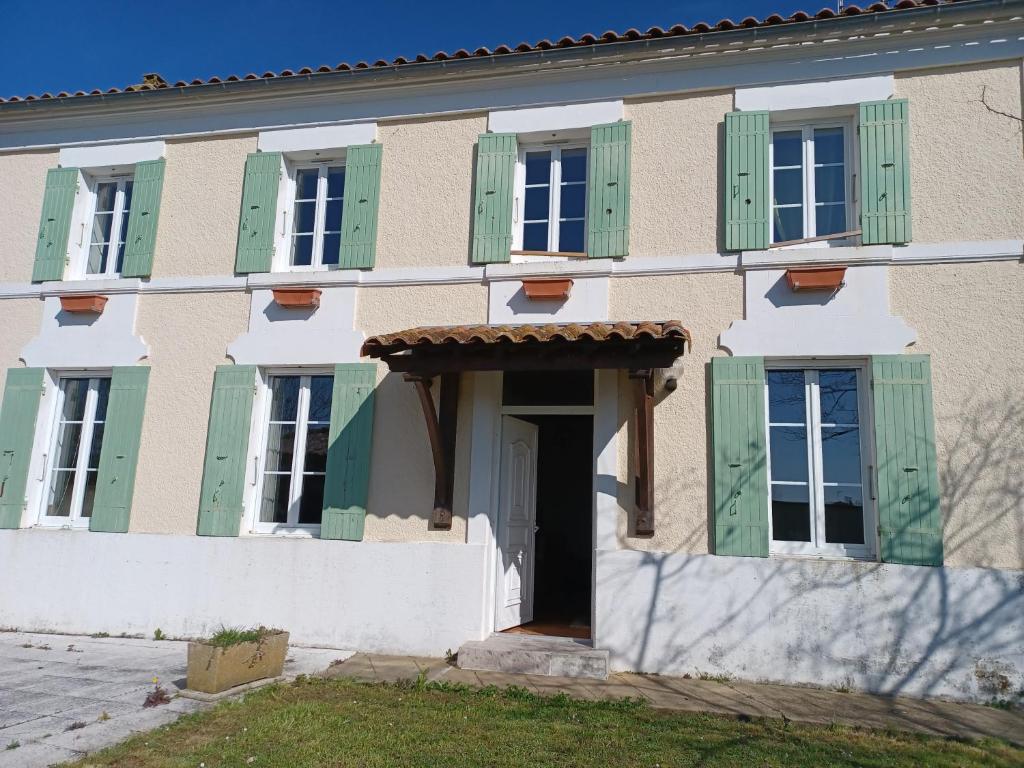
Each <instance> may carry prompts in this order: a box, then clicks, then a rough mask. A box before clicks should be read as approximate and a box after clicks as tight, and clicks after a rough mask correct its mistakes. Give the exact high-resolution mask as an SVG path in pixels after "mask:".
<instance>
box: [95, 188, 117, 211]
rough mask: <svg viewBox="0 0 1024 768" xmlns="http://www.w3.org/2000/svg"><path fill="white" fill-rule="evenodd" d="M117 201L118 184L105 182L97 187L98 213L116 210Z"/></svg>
mask: <svg viewBox="0 0 1024 768" xmlns="http://www.w3.org/2000/svg"><path fill="white" fill-rule="evenodd" d="M116 199H117V182H113V181H104V182H103V183H101V184H97V185H96V212H97V213H99V212H101V211H106V212H110V211H113V210H114V201H115V200H116Z"/></svg>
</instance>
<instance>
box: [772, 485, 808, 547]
mask: <svg viewBox="0 0 1024 768" xmlns="http://www.w3.org/2000/svg"><path fill="white" fill-rule="evenodd" d="M772 538H773V539H774V540H775V541H810V540H811V504H810V500H809V498H808V495H807V486H806V485H773V486H772Z"/></svg>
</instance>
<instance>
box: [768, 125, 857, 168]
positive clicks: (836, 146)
mask: <svg viewBox="0 0 1024 768" xmlns="http://www.w3.org/2000/svg"><path fill="white" fill-rule="evenodd" d="M844 155H845V147H844V146H843V129H842V128H815V129H814V164H815V165H817V164H819V163H841V162H843V156H844ZM776 164H777V163H776Z"/></svg>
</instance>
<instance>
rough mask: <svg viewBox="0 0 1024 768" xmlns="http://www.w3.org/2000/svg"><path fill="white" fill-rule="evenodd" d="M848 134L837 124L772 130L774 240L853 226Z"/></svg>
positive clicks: (834, 230)
mask: <svg viewBox="0 0 1024 768" xmlns="http://www.w3.org/2000/svg"><path fill="white" fill-rule="evenodd" d="M850 133H851V131H850V130H849V128H848V126H846V125H835V124H829V125H826V124H823V125H805V126H797V127H792V128H790V127H781V128H778V129H776V130H773V131H772V141H771V148H770V155H771V169H772V172H771V201H772V242H773V243H781V242H785V241H788V240H801V239H804V238H809V237H823V236H825V235H834V234H838V233H840V232H846V231H848V230H849V229H851V227H850V226H849V222H850V220H851V219H852V216H851V213H850V205H849V201H850V198H851V194H850V191H851V189H850V188H851V183H850V178H851V177H850V173H849V168H850V165H851V163H850V160H849V158H850V156H851V151H850V149H851V148H850V146H849V144H848V142H849V136H850Z"/></svg>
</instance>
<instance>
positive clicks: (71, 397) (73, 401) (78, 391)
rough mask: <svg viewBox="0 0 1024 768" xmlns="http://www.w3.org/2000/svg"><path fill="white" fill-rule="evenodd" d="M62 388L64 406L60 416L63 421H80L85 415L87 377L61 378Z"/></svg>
mask: <svg viewBox="0 0 1024 768" xmlns="http://www.w3.org/2000/svg"><path fill="white" fill-rule="evenodd" d="M61 389H63V390H64V407H63V408H62V409H61V418H62V419H64V421H81V420H82V419H83V418H84V416H85V397H86V395H87V394H88V392H89V380H88V379H61Z"/></svg>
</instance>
